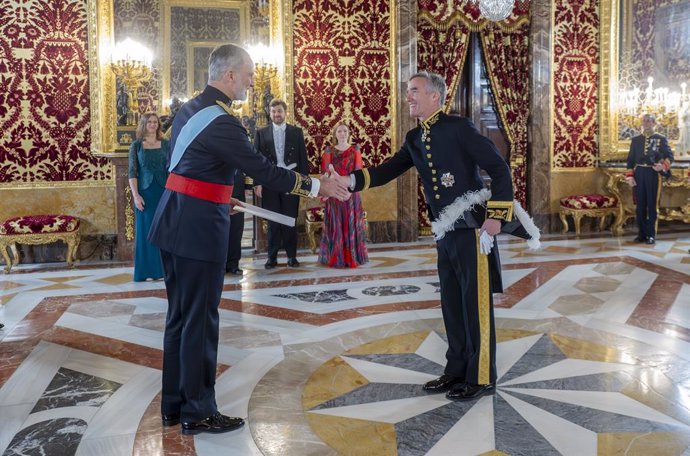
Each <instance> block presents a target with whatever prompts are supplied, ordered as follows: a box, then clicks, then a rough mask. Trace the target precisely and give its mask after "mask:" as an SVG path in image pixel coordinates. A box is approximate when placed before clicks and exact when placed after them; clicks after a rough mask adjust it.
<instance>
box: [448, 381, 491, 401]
mask: <svg viewBox="0 0 690 456" xmlns="http://www.w3.org/2000/svg"><path fill="white" fill-rule="evenodd" d="M495 392H496V387H495V386H494V384H493V383H489V384H487V385H470V384H469V383H466V384H464V385H456V386H454V387H453V388H451V389H450V391H448V392H447V393H446V397H447V398H448V399H453V400H456V401H471V400H472V399H478V398H480V397H482V396H484V395H485V394H494V393H495Z"/></svg>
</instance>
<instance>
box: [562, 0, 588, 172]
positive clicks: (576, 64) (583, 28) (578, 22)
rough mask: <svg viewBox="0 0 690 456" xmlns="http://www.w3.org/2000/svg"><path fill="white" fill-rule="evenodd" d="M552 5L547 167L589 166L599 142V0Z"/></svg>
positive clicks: (583, 0) (568, 1) (574, 0)
mask: <svg viewBox="0 0 690 456" xmlns="http://www.w3.org/2000/svg"><path fill="white" fill-rule="evenodd" d="M555 8H556V12H555V20H554V25H553V36H554V45H553V119H554V121H553V122H554V124H553V135H554V141H553V167H554V168H590V167H593V166H595V164H596V158H597V154H598V147H599V146H598V143H597V134H598V132H599V127H598V122H597V119H598V115H597V112H598V111H597V109H598V103H599V96H598V90H599V2H598V1H595V0H591V1H590V0H557V1H556V2H555Z"/></svg>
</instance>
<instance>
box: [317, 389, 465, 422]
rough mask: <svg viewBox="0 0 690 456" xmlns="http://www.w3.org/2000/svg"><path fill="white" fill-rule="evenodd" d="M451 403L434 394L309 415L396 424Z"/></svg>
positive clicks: (337, 408) (333, 408) (323, 410)
mask: <svg viewBox="0 0 690 456" xmlns="http://www.w3.org/2000/svg"><path fill="white" fill-rule="evenodd" d="M450 402H451V401H450V400H448V399H446V397H445V396H444V395H442V394H433V395H429V396H420V397H411V398H407V399H395V400H392V401H381V402H370V403H366V404H358V405H346V406H342V407H332V408H328V409H321V410H311V411H309V412H308V413H315V414H319V415H330V416H340V417H343V418H355V419H359V420H368V421H380V422H383V423H391V424H395V423H399V422H401V421H405V420H407V419H410V418H412V417H414V416H417V415H421V414H423V413H426V412H429V411H431V410H434V409H437V408H439V407H441V406H444V405H446V404H448V403H450Z"/></svg>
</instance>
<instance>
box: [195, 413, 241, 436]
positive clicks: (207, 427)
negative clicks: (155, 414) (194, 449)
mask: <svg viewBox="0 0 690 456" xmlns="http://www.w3.org/2000/svg"><path fill="white" fill-rule="evenodd" d="M243 424H244V420H243V419H242V418H233V417H230V416H225V415H221V413H220V412H216V413H214V414H213V415H211V416H209V417H208V418H206V419H205V420H201V421H196V422H185V421H183V422H182V433H183V434H187V435H194V434H200V433H202V432H210V433H211V434H221V433H223V432H229V431H232V430H234V429H237V428H239V427H242V425H243Z"/></svg>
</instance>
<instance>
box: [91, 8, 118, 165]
mask: <svg viewBox="0 0 690 456" xmlns="http://www.w3.org/2000/svg"><path fill="white" fill-rule="evenodd" d="M86 8H87V33H88V46H89V49H88V59H89V92H90V95H91V152H92V153H93V154H95V155H103V154H109V153H112V152H113V151H114V149H115V145H116V141H115V125H116V121H115V74H114V73H113V72H112V71H110V69H109V68H108V65H109V63H110V62H109V57H110V50H111V49H112V48H113V46H114V42H113V37H114V27H113V1H112V0H87V3H86Z"/></svg>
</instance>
